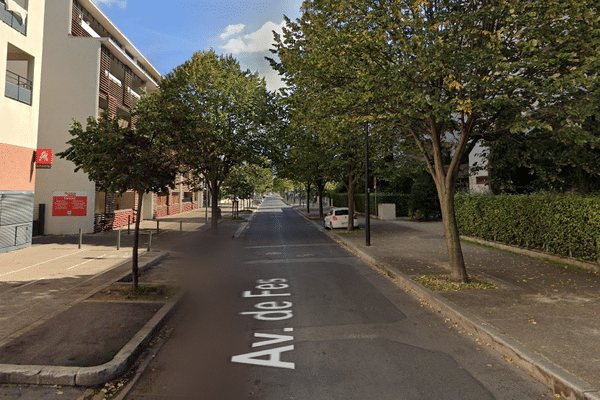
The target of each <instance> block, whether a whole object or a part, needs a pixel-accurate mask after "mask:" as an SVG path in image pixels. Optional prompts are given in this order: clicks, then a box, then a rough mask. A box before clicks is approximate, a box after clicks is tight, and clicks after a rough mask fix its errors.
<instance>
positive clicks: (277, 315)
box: [231, 278, 295, 369]
mask: <svg viewBox="0 0 600 400" xmlns="http://www.w3.org/2000/svg"><path fill="white" fill-rule="evenodd" d="M285 282H287V280H286V279H283V278H273V279H259V280H257V281H256V283H258V285H257V286H256V287H255V289H257V290H254V291H252V290H247V291H245V292H243V293H242V297H244V298H266V297H286V296H291V293H279V292H273V291H278V290H283V289H287V288H289V285H288V284H287V283H285ZM292 306H293V304H292V302H291V301H263V302H260V303H258V304H255V305H254V308H257V309H258V311H244V312H241V313H240V314H241V315H252V316H253V317H254V319H257V320H259V321H282V320H286V319H290V318H292V317H293V316H294V314H293V312H292V310H291V307H292ZM283 331H284V332H285V333H289V332H293V331H294V328H284V329H283ZM254 337H255V338H262V339H267V340H263V341H260V342H255V343H252V347H261V346H271V345H276V344H280V343H284V342H289V341H291V340H294V337H293V336H291V335H277V334H271V333H260V332H257V333H254ZM292 350H294V345H293V344H292V345H287V346H282V347H276V348H272V349H266V350H260V351H254V352H251V353H245V354H240V355H237V356H233V357H231V362H234V363H240V364H251V365H261V366H267V367H276V368H287V369H294V368H295V364H294V363H293V362H287V361H281V353H284V352H287V351H292ZM259 357H262V358H259ZM265 357H266V359H265Z"/></svg>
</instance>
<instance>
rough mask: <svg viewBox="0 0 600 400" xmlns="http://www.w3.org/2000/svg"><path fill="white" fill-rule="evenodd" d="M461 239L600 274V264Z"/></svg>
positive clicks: (467, 238)
mask: <svg viewBox="0 0 600 400" xmlns="http://www.w3.org/2000/svg"><path fill="white" fill-rule="evenodd" d="M460 239H461V240H465V241H467V242H474V243H477V244H481V245H484V246H490V247H493V248H496V249H500V250H505V251H510V252H512V253H516V254H521V255H524V256H527V257H531V258H538V259H542V260H546V261H554V262H559V263H563V264H568V265H573V266H575V267H579V268H583V269H585V270H588V271H590V272H595V273H597V274H599V273H600V264H594V263H592V262H587V261H581V260H577V259H574V258H565V257H561V256H556V255H554V254H549V253H544V252H542V251H537V250H529V249H524V248H521V247H517V246H511V245H508V244H504V243H500V242H492V241H489V240H484V239H480V238H477V237H474V236H465V235H460Z"/></svg>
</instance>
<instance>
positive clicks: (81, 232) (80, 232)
mask: <svg viewBox="0 0 600 400" xmlns="http://www.w3.org/2000/svg"><path fill="white" fill-rule="evenodd" d="M82 243H83V231H82V230H81V228H79V248H81V244H82Z"/></svg>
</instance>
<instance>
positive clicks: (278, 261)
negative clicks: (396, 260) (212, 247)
mask: <svg viewBox="0 0 600 400" xmlns="http://www.w3.org/2000/svg"><path fill="white" fill-rule="evenodd" d="M352 259H355V257H353V256H347V257H323V258H280V259H276V260H254V261H244V264H286V263H288V264H289V263H308V262H331V261H335V260H340V261H348V260H352Z"/></svg>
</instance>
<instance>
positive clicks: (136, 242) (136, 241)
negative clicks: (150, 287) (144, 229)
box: [131, 192, 144, 290]
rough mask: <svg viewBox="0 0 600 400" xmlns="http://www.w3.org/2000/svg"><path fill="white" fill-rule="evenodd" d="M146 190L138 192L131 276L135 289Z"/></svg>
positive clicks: (136, 285) (137, 280)
mask: <svg viewBox="0 0 600 400" xmlns="http://www.w3.org/2000/svg"><path fill="white" fill-rule="evenodd" d="M143 198H144V192H138V206H137V210H136V213H137V215H136V217H137V218H136V219H135V231H134V233H133V255H132V257H131V277H132V280H133V289H134V290H135V289H137V288H138V282H139V279H138V248H139V247H140V220H141V219H142V218H141V216H142V199H143Z"/></svg>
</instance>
